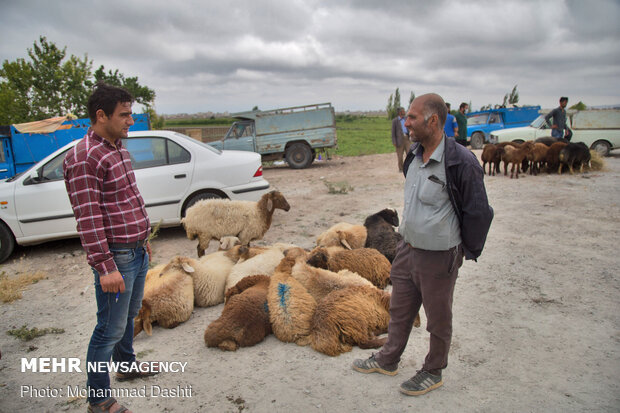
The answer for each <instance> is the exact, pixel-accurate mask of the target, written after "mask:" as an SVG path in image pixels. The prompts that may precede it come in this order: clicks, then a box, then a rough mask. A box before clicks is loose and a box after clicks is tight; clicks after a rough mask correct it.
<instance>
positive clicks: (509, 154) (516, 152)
mask: <svg viewBox="0 0 620 413" xmlns="http://www.w3.org/2000/svg"><path fill="white" fill-rule="evenodd" d="M532 146H533V143H532V142H525V143H523V145H521V146H520V147H519V148H517V147H514V146H512V145H506V146H504V154H503V155H502V160H503V161H504V175H508V164H510V163H511V164H512V169H511V170H510V178H511V179H512V177H513V176H514V175H515V169H516V176H515V178H516V179H519V165H520V164H522V163H523V162H524V161H527V154H528V153H529V152H530V150H531V148H532ZM524 172H525V171H524Z"/></svg>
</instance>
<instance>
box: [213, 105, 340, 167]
mask: <svg viewBox="0 0 620 413" xmlns="http://www.w3.org/2000/svg"><path fill="white" fill-rule="evenodd" d="M232 116H234V117H235V118H237V119H239V120H238V121H236V122H234V123H233V124H232V126H231V127H230V129H229V130H228V132H227V133H226V135H225V136H224V138H223V139H222V140H219V141H214V142H209V145H211V146H213V147H216V148H218V149H233V150H239V151H252V152H257V153H259V154H260V155H261V157H262V160H263V161H274V160H280V159H283V158H284V159H285V160H286V162H287V163H288V165H289V166H290V167H291V168H293V169H302V168H307V167H309V166H310V165H311V164H312V161H313V160H314V159H315V157H316V154H317V152H318V151H322V150H325V149H326V148H333V147H336V145H337V138H336V116H335V113H334V108H333V107H332V105H331V103H318V104H312V105H304V106H293V107H287V108H279V109H271V110H264V111H261V110H254V111H250V112H240V113H233V114H232Z"/></svg>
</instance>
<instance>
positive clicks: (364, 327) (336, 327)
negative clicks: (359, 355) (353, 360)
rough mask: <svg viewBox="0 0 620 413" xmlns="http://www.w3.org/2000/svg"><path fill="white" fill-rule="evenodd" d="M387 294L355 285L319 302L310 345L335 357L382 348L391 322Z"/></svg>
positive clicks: (313, 319)
mask: <svg viewBox="0 0 620 413" xmlns="http://www.w3.org/2000/svg"><path fill="white" fill-rule="evenodd" d="M389 308H390V293H388V292H386V291H382V290H379V289H378V288H375V287H368V286H355V287H347V288H344V289H341V290H336V291H333V292H331V293H330V294H329V295H327V296H326V297H325V298H324V299H323V300H321V301H320V302H319V303H318V305H317V308H316V311H315V313H314V317H312V327H311V329H312V333H311V335H310V345H311V346H312V348H313V349H314V350H316V351H319V352H321V353H324V354H327V355H328V356H337V355H339V354H342V353H345V352H347V351H351V349H352V346H354V345H358V346H359V347H360V348H378V347H381V346H382V345H383V344H384V343H385V341H386V338H378V337H377V336H378V335H380V334H384V333H386V332H387V328H388V324H389V322H390V313H389Z"/></svg>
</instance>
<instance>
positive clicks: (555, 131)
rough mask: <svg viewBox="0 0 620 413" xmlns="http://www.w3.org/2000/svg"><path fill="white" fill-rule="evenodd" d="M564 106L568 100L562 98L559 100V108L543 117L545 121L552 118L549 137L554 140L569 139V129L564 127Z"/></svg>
mask: <svg viewBox="0 0 620 413" xmlns="http://www.w3.org/2000/svg"><path fill="white" fill-rule="evenodd" d="M566 105H568V98H567V97H566V96H562V97H561V98H560V106H558V107H557V108H555V109H553V110H552V111H551V112H549V113H548V114H547V116H545V121H547V122H548V121H549V119H550V118H553V122H552V124H551V136H552V137H553V138H556V139H562V138H566V139H569V140H570V138H569V135H572V134H571V133H569V129H568V128H567V127H566V109H565V108H566Z"/></svg>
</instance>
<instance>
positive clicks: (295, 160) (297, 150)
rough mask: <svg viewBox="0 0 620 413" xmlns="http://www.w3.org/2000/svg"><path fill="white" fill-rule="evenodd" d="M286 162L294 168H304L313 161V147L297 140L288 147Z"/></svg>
mask: <svg viewBox="0 0 620 413" xmlns="http://www.w3.org/2000/svg"><path fill="white" fill-rule="evenodd" d="M285 158H286V162H287V163H288V165H289V166H290V167H291V168H293V169H303V168H307V167H309V166H310V164H311V163H312V149H310V147H309V146H308V145H307V144H305V143H301V142H295V143H294V144H292V145H291V146H289V147H288V148H287V149H286V155H285Z"/></svg>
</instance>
